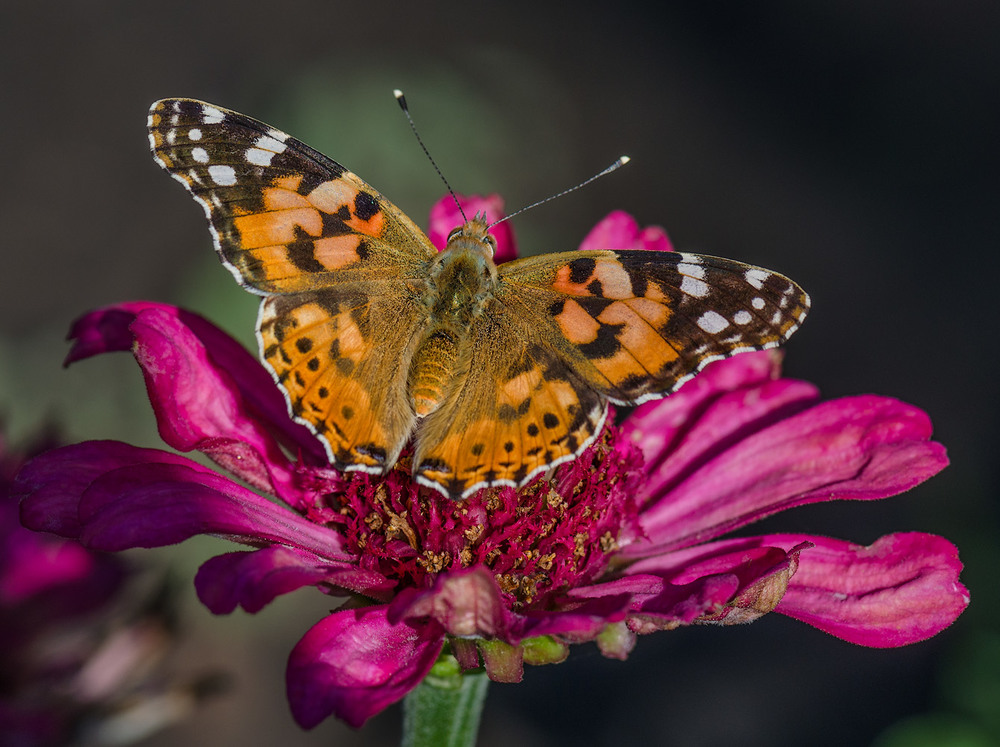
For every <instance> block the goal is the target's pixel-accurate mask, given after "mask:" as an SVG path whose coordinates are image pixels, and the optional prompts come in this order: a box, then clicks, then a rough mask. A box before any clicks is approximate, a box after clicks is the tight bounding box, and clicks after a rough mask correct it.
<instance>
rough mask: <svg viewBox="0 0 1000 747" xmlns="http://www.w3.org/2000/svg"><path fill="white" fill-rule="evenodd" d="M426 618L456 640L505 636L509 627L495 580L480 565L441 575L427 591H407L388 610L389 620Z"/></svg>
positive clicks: (508, 618)
mask: <svg viewBox="0 0 1000 747" xmlns="http://www.w3.org/2000/svg"><path fill="white" fill-rule="evenodd" d="M427 618H430V619H433V620H436V621H437V623H438V624H439V625H440V626H441V627H442V628H443V629H444V630H446V631H447V632H448V633H450V634H451V635H454V636H459V637H469V636H476V635H478V636H485V637H488V638H492V637H495V636H501V637H506V636H507V633H508V630H509V628H510V624H511V619H510V613H509V612H508V611H507V609H506V605H504V603H503V600H502V599H501V597H500V590H499V589H498V588H497V584H496V581H494V580H493V576H492V575H490V573H489V572H488V571H487V570H486V569H485V568H483V567H482V566H477V567H475V568H470V569H468V570H465V571H455V572H452V573H449V574H447V575H444V576H441V577H439V578H438V580H437V582H436V583H435V584H434V587H433V588H431V589H425V590H418V589H408V590H406V591H404V592H402V593H400V594H399V595H397V597H396V599H395V601H394V602H393V603H392V605H391V606H390V608H389V619H390V620H392V621H398V620H414V619H427Z"/></svg>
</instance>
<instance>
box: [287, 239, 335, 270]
mask: <svg viewBox="0 0 1000 747" xmlns="http://www.w3.org/2000/svg"><path fill="white" fill-rule="evenodd" d="M285 251H286V254H287V255H288V261H289V262H291V263H292V264H293V265H294V266H295V268H296V269H298V270H302V271H303V272H309V273H313V272H323V271H325V270H326V267H324V266H323V265H322V264H321V263H320V262H318V261H317V260H316V245H315V243H313V241H312V239H298V240H296V241H293V242H291V243H290V244H288V246H287V248H286V250H285Z"/></svg>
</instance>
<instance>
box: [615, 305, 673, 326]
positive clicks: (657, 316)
mask: <svg viewBox="0 0 1000 747" xmlns="http://www.w3.org/2000/svg"><path fill="white" fill-rule="evenodd" d="M625 303H626V304H628V307H629V308H630V309H632V310H633V311H634V312H635V313H636V314H638V315H639V316H641V317H642V318H643V319H645V320H646V321H647V322H649V323H650V324H651V325H652V326H653V327H655V328H656V329H663V327H664V326H665V325H666V323H667V321H668V320H669V319H670V313H671V312H670V307H669V306H668V305H667V304H666V303H658V302H656V301H654V300H652V299H649V298H633V299H630V300H628V301H626V302H625Z"/></svg>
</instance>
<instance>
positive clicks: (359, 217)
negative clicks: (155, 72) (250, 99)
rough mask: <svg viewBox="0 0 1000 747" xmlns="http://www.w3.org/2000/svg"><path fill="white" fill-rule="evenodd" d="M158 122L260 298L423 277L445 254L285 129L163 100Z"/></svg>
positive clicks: (155, 146)
mask: <svg viewBox="0 0 1000 747" xmlns="http://www.w3.org/2000/svg"><path fill="white" fill-rule="evenodd" d="M148 126H149V140H150V146H151V148H152V150H153V155H154V157H155V158H156V160H157V162H158V163H159V164H160V165H161V166H162V167H163V168H164V169H166V170H167V171H168V172H169V173H170V174H171V176H173V177H174V178H175V179H177V180H178V181H180V182H181V183H182V184H184V186H185V187H187V188H188V189H189V190H190V192H191V194H192V195H193V196H194V197H195V199H196V200H197V201H198V202H199V203H201V205H202V206H203V207H204V209H205V213H206V215H207V216H208V219H209V223H210V224H211V227H212V234H213V236H214V238H215V242H216V249H217V251H218V252H219V255H220V257H221V258H222V260H223V262H224V263H225V265H226V266H227V267H229V269H230V270H231V271H232V272H233V274H234V275H235V276H236V277H237V279H238V280H239V281H240V283H241V284H242V285H244V286H245V287H246V288H247V289H248V290H250V291H252V292H255V293H259V294H261V295H264V294H270V293H297V292H301V291H304V290H310V289H315V288H322V287H326V286H328V285H330V284H331V283H334V282H344V281H350V280H361V279H371V278H373V277H383V278H385V277H392V278H394V279H395V278H400V277H418V276H419V275H420V267H421V266H422V264H423V263H424V262H426V261H427V259H429V258H430V257H432V256H434V254H435V250H434V248H433V246H432V245H431V243H430V241H428V239H427V238H426V237H425V236H424V234H423V233H422V232H421V231H420V229H419V228H417V227H416V225H414V224H413V222H412V221H411V220H410V219H409V218H407V217H406V216H405V215H404V214H403V213H402V212H401V211H400V210H399V209H398V208H396V207H395V206H393V205H392V204H391V203H389V202H388V201H387V200H386V199H385V198H384V197H382V195H380V194H379V193H378V192H377V191H375V190H374V189H373V188H371V187H370V186H368V185H367V184H365V182H363V181H362V180H361V179H359V178H358V177H357V176H356V175H355V174H353V173H351V172H350V171H348V170H347V169H346V168H344V167H343V166H341V165H340V164H338V163H337V162H336V161H333V160H331V159H329V158H327V157H326V156H324V155H323V154H321V153H319V152H318V151H316V150H313V149H312V148H310V147H309V146H308V145H305V144H304V143H302V142H300V141H298V140H296V139H295V138H293V137H289V136H288V135H286V134H285V133H284V132H281V131H280V130H277V129H275V128H273V127H269V126H268V125H266V124H263V123H262V122H258V121H257V120H255V119H251V118H250V117H247V116H244V115H242V114H238V113H236V112H232V111H229V110H227V109H222V108H219V107H216V106H212V105H210V104H206V103H204V102H201V101H194V100H192V99H164V100H162V101H158V102H156V103H155V104H153V106H152V108H151V109H150V114H149V122H148Z"/></svg>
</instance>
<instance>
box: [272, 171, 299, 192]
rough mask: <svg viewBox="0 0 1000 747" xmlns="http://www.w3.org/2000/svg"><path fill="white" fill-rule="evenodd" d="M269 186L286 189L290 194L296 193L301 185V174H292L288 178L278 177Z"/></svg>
mask: <svg viewBox="0 0 1000 747" xmlns="http://www.w3.org/2000/svg"><path fill="white" fill-rule="evenodd" d="M271 184H272V185H273V186H274V187H276V188H278V189H287V190H289V191H291V192H297V191H298V189H299V185H300V184H302V174H292V175H290V176H279V177H278V178H277V179H275V180H274V181H273V182H271Z"/></svg>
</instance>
